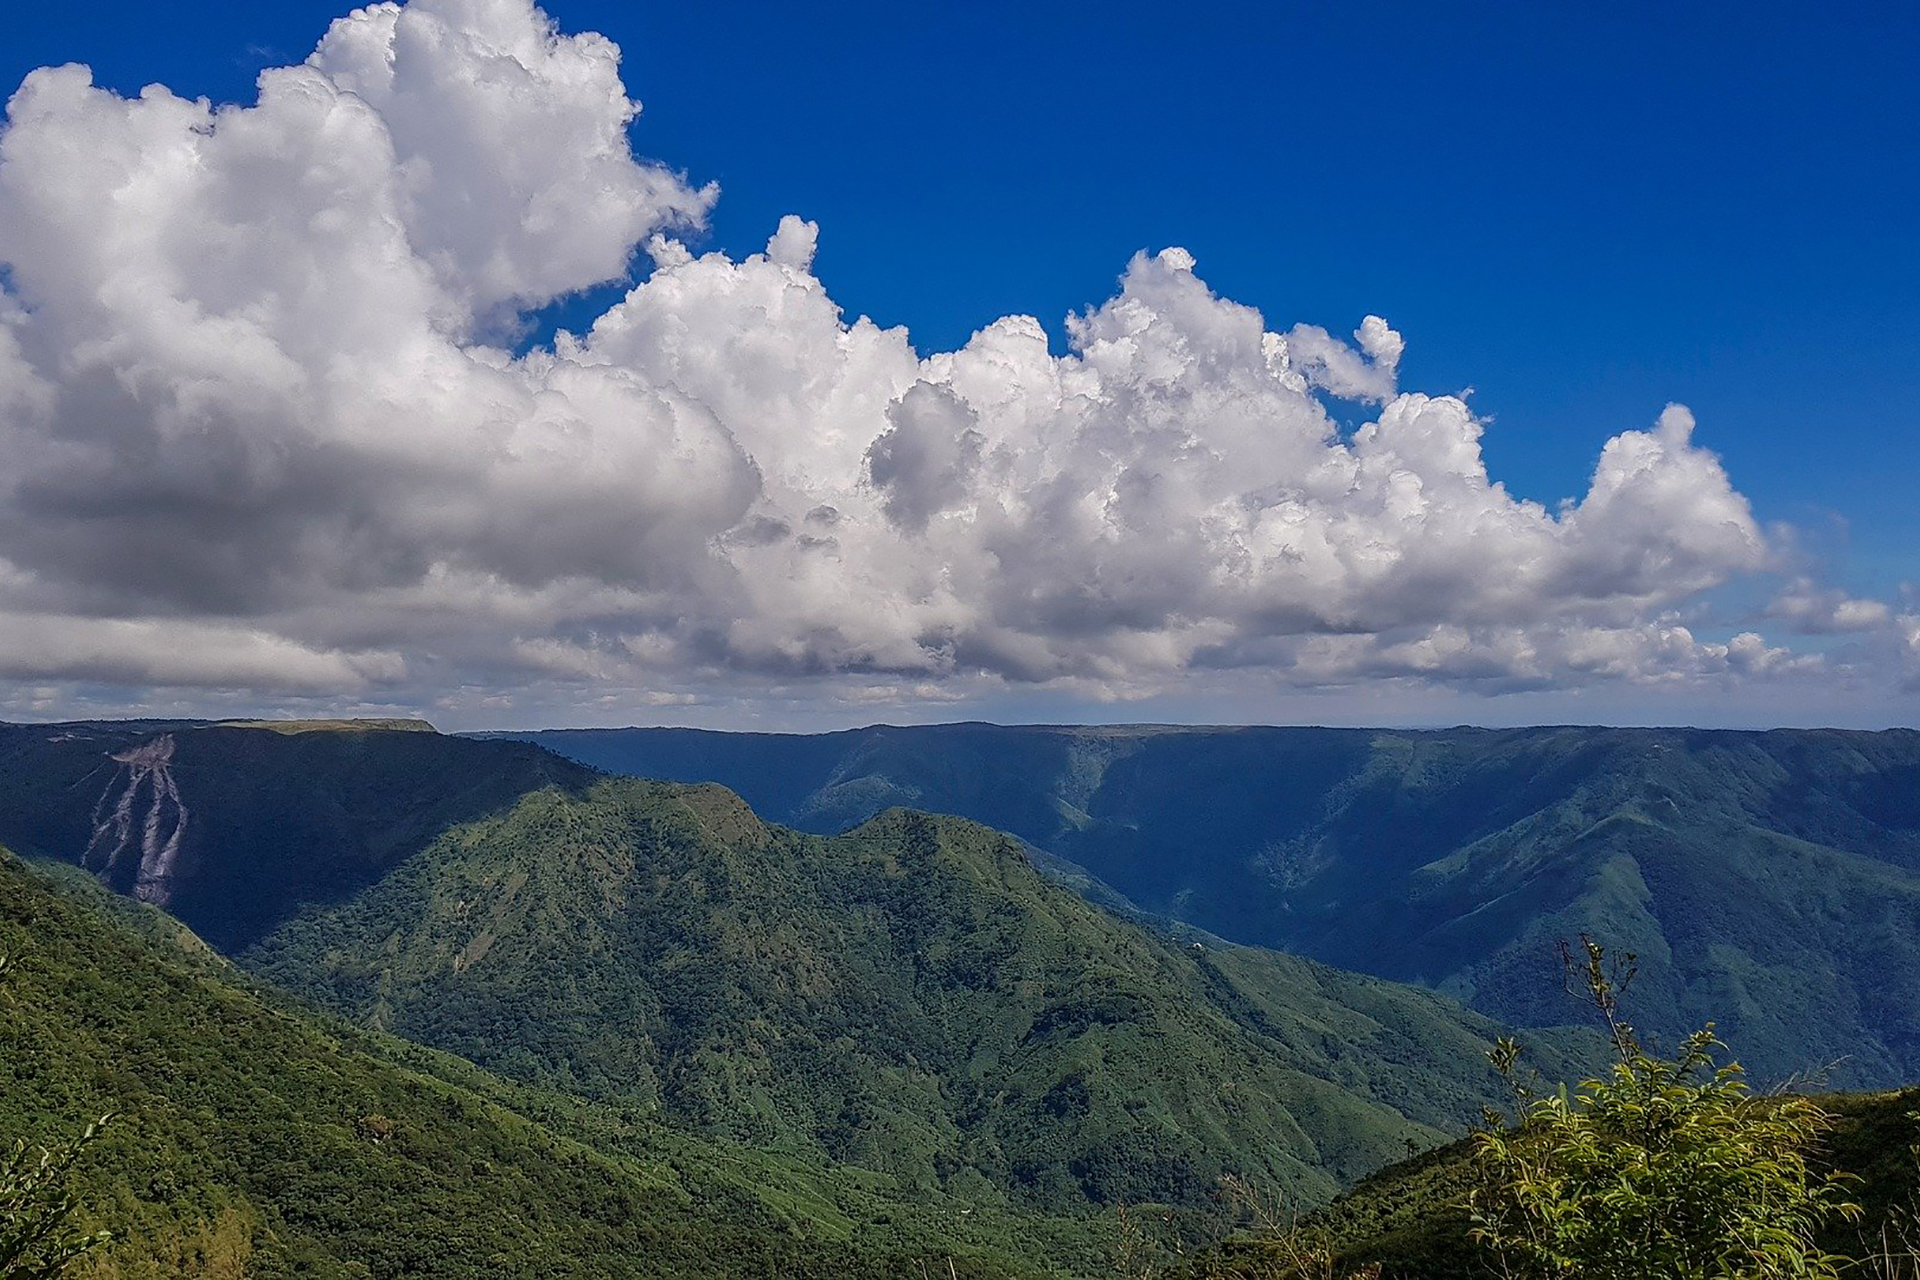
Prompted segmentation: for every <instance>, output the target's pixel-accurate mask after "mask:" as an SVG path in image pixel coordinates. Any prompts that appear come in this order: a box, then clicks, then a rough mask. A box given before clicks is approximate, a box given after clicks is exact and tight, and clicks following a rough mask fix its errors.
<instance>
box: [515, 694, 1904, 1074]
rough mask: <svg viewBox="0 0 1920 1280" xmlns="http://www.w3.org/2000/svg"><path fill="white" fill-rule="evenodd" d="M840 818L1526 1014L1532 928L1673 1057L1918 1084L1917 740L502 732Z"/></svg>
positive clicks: (799, 816) (1548, 949)
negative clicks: (906, 810) (974, 842)
mask: <svg viewBox="0 0 1920 1280" xmlns="http://www.w3.org/2000/svg"><path fill="white" fill-rule="evenodd" d="M523 736H525V737H527V738H530V739H531V740H533V741H537V742H539V743H541V744H543V745H546V746H549V747H552V748H553V749H554V750H556V751H558V752H560V753H562V754H565V755H568V756H570V757H572V758H574V759H577V760H580V761H583V762H585V763H588V764H592V765H594V766H597V767H599V768H603V769H607V770H610V771H614V772H621V773H632V774H638V775H646V776H653V777H660V778H670V779H678V780H683V781H699V780H711V781H717V782H720V783H722V784H724V785H727V786H730V787H733V788H735V789H736V790H738V791H739V792H740V794H741V795H742V796H744V797H745V798H746V800H747V801H748V803H750V804H752V805H753V806H754V807H755V808H756V809H757V810H758V811H760V812H762V813H764V814H765V815H767V816H768V817H769V818H770V819H772V820H774V821H780V822H787V823H791V824H793V825H795V826H798V827H800V828H803V829H807V830H813V831H818V832H831V831H837V830H841V829H843V828H844V827H846V826H848V825H849V824H852V823H855V822H858V821H861V820H864V819H865V818H867V817H869V816H870V815H872V814H874V813H876V812H879V811H880V810H881V809H883V808H886V807H887V806H891V805H903V804H904V805H912V806H915V807H917V808H922V809H929V810H934V811H938V812H944V813H953V814H959V815H962V816H965V817H968V818H972V819H974V820H976V821H980V822H984V823H987V824H989V825H991V826H994V827H998V828H1001V829H1004V830H1007V831H1010V832H1012V833H1014V834H1015V835H1018V836H1020V837H1021V838H1023V839H1025V840H1028V841H1031V842H1032V843H1033V844H1035V845H1036V846H1038V847H1039V848H1041V849H1044V850H1046V851H1048V852H1049V853H1051V854H1053V855H1055V856H1057V857H1059V858H1063V859H1066V860H1069V861H1070V862H1072V863H1076V864H1078V865H1079V866H1080V867H1083V868H1085V870H1086V871H1087V872H1088V873H1090V874H1091V875H1092V876H1093V877H1096V878H1097V879H1098V880H1099V881H1102V882H1104V883H1105V884H1106V885H1110V886H1112V888H1113V889H1114V890H1117V891H1118V892H1119V893H1121V894H1124V895H1125V896H1126V897H1127V898H1128V899H1130V900H1131V901H1132V902H1134V903H1136V904H1137V905H1138V906H1139V907H1141V908H1143V909H1144V910H1146V911H1149V912H1153V913H1159V914H1162V915H1164V916H1167V917H1169V918H1172V919H1175V920H1180V921H1185V922H1188V923H1190V924H1193V925H1196V926H1199V927H1201V928H1204V929H1206V930H1210V931H1212V932H1214V933H1216V934H1219V935H1222V936H1224V937H1227V938H1231V939H1233V940H1235V941H1237V942H1242V943H1249V944H1258V945H1262V946H1271V947H1277V948H1280V949H1283V950H1286V951H1291V952H1295V953H1297V954H1301V955H1305V956H1309V957H1312V958H1314V959H1317V960H1320V961H1323V962H1326V963H1328V964H1333V965H1338V966H1340V967H1342V968H1347V969H1354V970H1359V971H1362V972H1366V973H1372V974H1376V975H1379V976H1382V977H1386V978H1391V979H1395V980H1398V981H1404V982H1416V983H1422V984H1425V985H1428V986H1431V987H1435V988H1438V989H1439V990H1441V991H1444V992H1446V993H1448V994H1451V995H1454V996H1456V997H1458V998H1460V999H1462V1000H1464V1001H1466V1002H1468V1003H1469V1004H1470V1005H1472V1006H1473V1007H1475V1008H1477V1009H1480V1010H1482V1011H1484V1012H1487V1013H1489V1014H1492V1015H1494V1016H1496V1017H1499V1018H1501V1019H1504V1020H1508V1021H1512V1022H1517V1023H1521V1024H1533V1025H1545V1024H1551V1023H1556V1022H1560V1021H1563V1020H1565V1018H1566V1009H1567V1005H1566V1003H1565V998H1564V995H1563V993H1562V992H1561V990H1560V985H1559V982H1558V977H1557V973H1556V970H1555V966H1554V964H1553V960H1552V956H1553V947H1554V944H1555V943H1556V941H1557V940H1559V939H1562V938H1569V937H1571V936H1572V935H1574V934H1575V933H1578V932H1579V931H1582V930H1587V931H1590V932H1592V933H1594V934H1595V935H1597V936H1599V937H1601V938H1602V939H1604V940H1605V941H1607V942H1608V943H1609V944H1611V945H1612V946H1614V947H1616V948H1618V949H1625V950H1633V951H1636V952H1638V953H1639V955H1640V956H1641V957H1642V960H1643V967H1642V977H1641V979H1640V982H1639V984H1638V986H1637V988H1636V990H1635V992H1634V1001H1633V1004H1634V1008H1635V1009H1636V1011H1637V1012H1638V1014H1639V1021H1641V1022H1642V1023H1643V1024H1644V1027H1645V1029H1647V1030H1649V1031H1651V1032H1653V1033H1655V1038H1656V1039H1657V1040H1661V1041H1664V1042H1666V1043H1669V1044H1671V1043H1673V1042H1674V1041H1675V1040H1676V1039H1677V1037H1678V1036H1680V1035H1682V1034H1684V1033H1685V1032H1686V1031H1687V1030H1690V1029H1692V1028H1693V1027H1696V1026H1698V1025H1699V1024H1700V1023H1701V1022H1703V1021H1705V1020H1707V1019H1717V1020H1718V1021H1719V1023H1720V1025H1721V1026H1722V1028H1723V1029H1725V1030H1726V1032H1727V1033H1728V1035H1729V1037H1730V1038H1731V1039H1733V1040H1734V1041H1735V1042H1737V1043H1738V1044H1740V1045H1741V1047H1742V1053H1743V1056H1744V1058H1745V1060H1746V1061H1747V1063H1748V1065H1749V1066H1750V1067H1751V1068H1752V1069H1753V1070H1754V1072H1755V1074H1756V1078H1758V1079H1761V1080H1763V1081H1764V1080H1768V1079H1778V1078H1782V1077H1786V1076H1789V1075H1793V1074H1795V1073H1800V1072H1805V1071H1808V1070H1814V1069H1820V1068H1824V1067H1827V1066H1828V1064H1837V1065H1835V1066H1833V1067H1832V1071H1831V1078H1832V1080H1833V1081H1834V1082H1835V1083H1836V1084H1847V1085H1851V1086H1855V1087H1875V1086H1884V1085H1891V1084H1896V1083H1900V1082H1904V1081H1907V1080H1911V1079H1914V1078H1920V733H1914V732H1911V731H1896V732H1888V733H1847V732H1838V731H1813V730H1809V731H1779V732H1771V733H1734V732H1704V731H1694V730H1679V729H1671V730H1669V729H1657V730H1628V729H1582V728H1555V729H1519V730H1499V731H1494V730H1474V729H1456V730H1446V731H1440V732H1398V731H1395V732H1382V731H1371V730H1338V729H1288V728H1241V729H1180V728H1164V727H1123V728H1071V727H1044V726H1036V727H1025V728H1007V727H1000V726H995V725H981V724H960V725H941V726H931V727H924V728H892V727H878V728H872V729H863V730H857V731H853V732H848V733H840V734H822V735H814V736H806V735H777V734H725V733H707V732H701V731H695V730H677V729H625V730H566V731H555V732H547V733H539V734H530V735H523Z"/></svg>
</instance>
